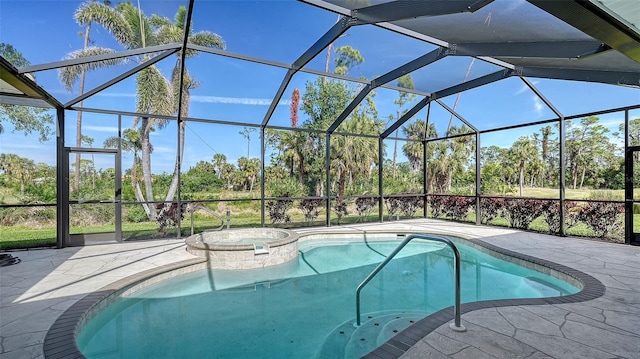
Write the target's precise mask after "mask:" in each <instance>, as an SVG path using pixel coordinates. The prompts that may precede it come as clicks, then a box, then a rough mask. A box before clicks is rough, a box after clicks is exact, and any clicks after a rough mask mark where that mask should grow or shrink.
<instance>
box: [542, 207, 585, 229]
mask: <svg viewBox="0 0 640 359" xmlns="http://www.w3.org/2000/svg"><path fill="white" fill-rule="evenodd" d="M564 208H565V211H564V223H565V224H564V226H565V230H568V229H569V228H572V227H575V226H576V225H577V224H578V213H579V210H580V209H579V208H578V204H577V203H576V202H574V201H565V202H564ZM542 215H543V216H544V221H545V222H546V223H547V226H549V232H551V233H555V234H558V233H560V201H559V200H553V201H543V203H542Z"/></svg>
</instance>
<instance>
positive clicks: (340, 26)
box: [291, 16, 353, 70]
mask: <svg viewBox="0 0 640 359" xmlns="http://www.w3.org/2000/svg"><path fill="white" fill-rule="evenodd" d="M352 25H353V22H352V21H351V19H349V18H347V17H344V16H343V17H342V18H340V20H338V22H336V23H335V24H334V25H333V26H332V27H331V29H329V31H327V32H326V33H325V34H324V35H322V37H320V38H319V39H318V41H316V42H315V43H314V44H313V45H311V47H310V48H309V49H307V51H305V52H304V54H302V56H300V57H299V58H298V59H297V60H296V61H294V62H293V65H291V68H293V69H294V70H298V69H300V68H302V67H303V66H304V65H306V64H307V63H308V62H309V61H311V60H312V59H313V58H314V57H316V55H318V54H319V53H320V51H322V50H324V49H325V48H326V47H327V46H329V44H330V43H332V42H334V41H335V40H336V39H337V38H338V37H340V35H342V34H343V33H344V32H345V31H347V30H348V29H349V28H350V27H351V26H352Z"/></svg>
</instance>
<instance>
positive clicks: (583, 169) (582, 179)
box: [580, 166, 587, 189]
mask: <svg viewBox="0 0 640 359" xmlns="http://www.w3.org/2000/svg"><path fill="white" fill-rule="evenodd" d="M585 172H587V166H584V167H582V175H581V176H580V189H582V185H583V184H584V174H585Z"/></svg>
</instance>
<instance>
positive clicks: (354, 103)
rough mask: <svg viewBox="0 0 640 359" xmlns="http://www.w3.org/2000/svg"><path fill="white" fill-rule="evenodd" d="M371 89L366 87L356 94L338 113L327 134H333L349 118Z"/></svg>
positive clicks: (368, 86)
mask: <svg viewBox="0 0 640 359" xmlns="http://www.w3.org/2000/svg"><path fill="white" fill-rule="evenodd" d="M371 90H372V87H371V85H366V86H365V87H364V88H363V89H362V90H361V91H360V93H358V95H357V96H356V97H355V98H354V99H353V100H351V102H350V103H349V104H348V105H347V107H346V108H345V109H344V110H342V113H340V115H338V118H336V120H335V121H333V123H332V124H331V125H330V126H329V128H328V129H327V132H328V133H330V134H331V133H333V132H334V131H335V130H336V129H337V128H338V126H340V124H341V123H342V122H343V121H344V120H345V119H346V118H347V116H349V114H351V112H352V111H353V110H354V109H355V108H356V107H358V105H359V104H360V102H362V100H364V99H365V98H366V97H367V95H368V94H369V92H371Z"/></svg>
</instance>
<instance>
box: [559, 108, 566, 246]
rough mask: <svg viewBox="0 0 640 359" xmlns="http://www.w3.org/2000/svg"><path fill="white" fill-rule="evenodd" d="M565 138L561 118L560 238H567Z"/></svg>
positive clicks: (562, 119)
mask: <svg viewBox="0 0 640 359" xmlns="http://www.w3.org/2000/svg"><path fill="white" fill-rule="evenodd" d="M565 136H566V131H565V120H564V117H560V119H559V120H558V139H559V140H560V148H559V149H558V156H559V157H560V161H558V167H559V169H558V172H559V175H560V183H559V184H558V186H559V188H558V191H559V193H558V195H559V196H560V216H559V217H560V218H559V221H560V233H558V234H559V235H560V236H563V237H564V236H565V235H566V233H565V225H564V217H565V209H564V208H565V202H566V192H565V185H566V168H565V167H566V166H565V163H566V160H565V156H566V155H565V153H566V151H565V142H566V141H565Z"/></svg>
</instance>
